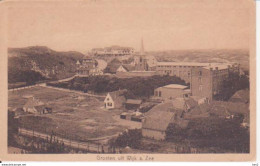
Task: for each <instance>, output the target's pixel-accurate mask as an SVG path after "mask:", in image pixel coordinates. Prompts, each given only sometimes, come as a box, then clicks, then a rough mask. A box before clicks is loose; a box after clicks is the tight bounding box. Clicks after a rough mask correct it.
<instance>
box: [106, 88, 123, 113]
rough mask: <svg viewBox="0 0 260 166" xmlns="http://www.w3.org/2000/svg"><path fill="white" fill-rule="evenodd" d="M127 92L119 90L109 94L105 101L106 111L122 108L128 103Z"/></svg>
mask: <svg viewBox="0 0 260 166" xmlns="http://www.w3.org/2000/svg"><path fill="white" fill-rule="evenodd" d="M126 92H127V90H126V89H124V90H118V91H114V92H108V93H107V96H106V98H105V100H104V108H105V109H113V108H120V107H122V106H123V104H124V103H125V101H126V98H125V93H126Z"/></svg>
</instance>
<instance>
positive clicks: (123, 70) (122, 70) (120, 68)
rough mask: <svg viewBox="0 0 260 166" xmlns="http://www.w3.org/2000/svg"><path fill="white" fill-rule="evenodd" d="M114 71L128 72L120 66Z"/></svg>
mask: <svg viewBox="0 0 260 166" xmlns="http://www.w3.org/2000/svg"><path fill="white" fill-rule="evenodd" d="M116 71H117V72H128V70H127V68H125V67H124V66H123V65H120V66H119V67H118V69H117V70H116Z"/></svg>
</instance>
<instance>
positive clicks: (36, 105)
mask: <svg viewBox="0 0 260 166" xmlns="http://www.w3.org/2000/svg"><path fill="white" fill-rule="evenodd" d="M23 110H24V112H28V113H34V114H37V113H38V114H45V113H51V112H52V109H51V108H50V107H47V106H46V105H45V103H43V102H42V101H40V100H39V99H36V98H35V97H31V98H29V99H28V101H27V102H26V103H25V105H24V106H23Z"/></svg>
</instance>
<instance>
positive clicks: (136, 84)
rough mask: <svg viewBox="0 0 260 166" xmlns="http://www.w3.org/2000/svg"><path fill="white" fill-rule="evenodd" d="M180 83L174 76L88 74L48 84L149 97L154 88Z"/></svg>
mask: <svg viewBox="0 0 260 166" xmlns="http://www.w3.org/2000/svg"><path fill="white" fill-rule="evenodd" d="M168 84H181V85H186V84H185V81H183V80H181V79H180V78H179V77H175V76H158V75H156V76H151V77H133V78H117V77H110V76H90V77H77V78H74V79H73V80H71V81H68V82H62V83H49V84H48V85H50V86H56V87H61V88H68V89H74V90H80V91H84V92H89V91H91V92H94V93H106V92H111V91H116V90H119V89H127V90H128V91H129V95H130V96H131V95H132V96H136V97H150V96H152V95H153V93H154V89H156V88H158V87H160V86H164V85H168Z"/></svg>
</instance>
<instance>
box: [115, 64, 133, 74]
mask: <svg viewBox="0 0 260 166" xmlns="http://www.w3.org/2000/svg"><path fill="white" fill-rule="evenodd" d="M134 69H135V68H134V66H132V65H130V64H122V65H120V66H119V67H118V69H117V70H116V72H130V71H133V70H134Z"/></svg>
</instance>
